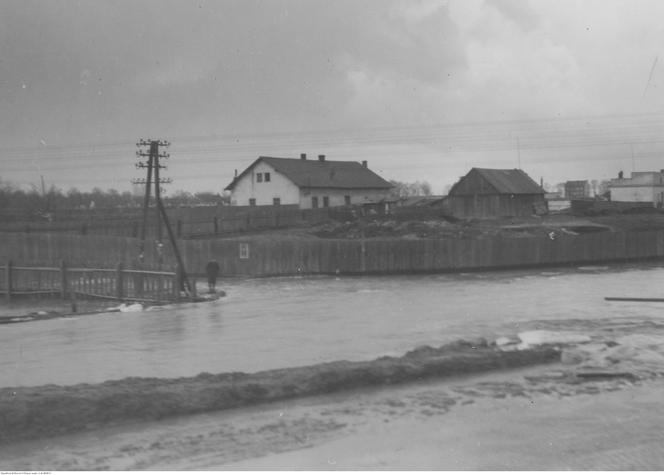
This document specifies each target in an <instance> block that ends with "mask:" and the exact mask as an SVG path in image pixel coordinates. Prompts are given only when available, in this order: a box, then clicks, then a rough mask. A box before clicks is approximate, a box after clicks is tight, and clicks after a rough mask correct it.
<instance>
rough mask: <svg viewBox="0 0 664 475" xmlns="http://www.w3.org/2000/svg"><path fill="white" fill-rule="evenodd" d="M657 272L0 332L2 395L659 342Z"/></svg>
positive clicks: (233, 300) (310, 287)
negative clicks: (481, 341)
mask: <svg viewBox="0 0 664 475" xmlns="http://www.w3.org/2000/svg"><path fill="white" fill-rule="evenodd" d="M662 282H664V268H662V267H659V266H638V267H637V266H611V267H584V268H578V269H562V270H561V269H557V270H546V271H542V270H531V271H510V272H490V273H472V274H458V275H430V276H389V277H340V278H335V277H315V278H271V279H253V280H233V281H223V282H221V287H222V288H223V289H224V290H225V291H226V292H227V294H228V295H227V297H225V298H223V299H221V300H218V301H215V302H205V303H197V304H186V305H182V306H177V307H176V306H172V307H165V308H159V309H151V310H146V311H142V312H131V313H105V314H98V315H88V316H85V315H81V316H77V317H73V318H61V319H54V320H47V321H38V322H28V323H22V324H16V325H5V326H3V328H0V387H9V386H34V385H41V384H51V383H52V384H75V383H83V382H85V383H96V382H101V381H105V380H109V379H121V378H124V377H127V376H145V377H180V376H193V375H196V374H198V373H200V372H210V373H219V372H228V371H244V372H253V371H259V370H264V369H273V368H283V367H292V366H302V365H309V364H314V363H320V362H325V361H332V360H344V359H345V360H368V359H373V358H376V357H378V356H383V355H391V356H398V355H401V354H403V353H404V352H406V351H408V350H411V349H413V348H414V347H416V346H419V345H432V346H439V345H441V344H443V343H447V342H450V341H453V340H456V339H459V338H466V339H468V338H473V337H479V336H482V337H487V338H494V337H497V336H503V335H514V334H516V333H518V332H520V331H523V330H531V329H547V330H569V331H575V332H582V333H584V334H589V335H591V336H594V337H598V338H602V339H607V338H611V337H612V336H615V335H623V334H629V333H630V332H634V331H638V332H649V331H650V330H651V329H655V330H657V331H662V332H664V317H663V316H662V315H663V314H664V313H663V310H664V304H662V303H648V302H607V301H605V300H604V297H606V296H623V297H624V296H632V297H664V288H662Z"/></svg>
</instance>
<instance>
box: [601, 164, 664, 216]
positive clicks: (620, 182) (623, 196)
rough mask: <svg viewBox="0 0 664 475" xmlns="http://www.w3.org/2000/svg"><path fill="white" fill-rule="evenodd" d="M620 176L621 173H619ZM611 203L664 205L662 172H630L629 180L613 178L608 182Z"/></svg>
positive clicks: (663, 177) (663, 178)
mask: <svg viewBox="0 0 664 475" xmlns="http://www.w3.org/2000/svg"><path fill="white" fill-rule="evenodd" d="M621 175H622V172H621ZM609 190H610V191H611V201H627V202H631V203H635V202H637V203H638V202H641V203H646V202H647V203H652V204H653V205H654V206H656V207H659V208H661V207H662V204H664V170H662V171H659V172H632V176H631V177H630V178H622V177H620V178H615V179H613V180H611V181H610V182H609Z"/></svg>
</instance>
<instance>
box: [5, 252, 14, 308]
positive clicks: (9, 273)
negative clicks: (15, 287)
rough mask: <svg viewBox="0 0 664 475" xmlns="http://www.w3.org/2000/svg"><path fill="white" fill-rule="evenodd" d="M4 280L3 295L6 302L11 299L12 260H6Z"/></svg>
mask: <svg viewBox="0 0 664 475" xmlns="http://www.w3.org/2000/svg"><path fill="white" fill-rule="evenodd" d="M5 282H6V283H7V284H6V285H7V290H6V294H5V296H6V297H7V302H9V301H11V299H12V261H11V260H8V261H7V263H6V264H5Z"/></svg>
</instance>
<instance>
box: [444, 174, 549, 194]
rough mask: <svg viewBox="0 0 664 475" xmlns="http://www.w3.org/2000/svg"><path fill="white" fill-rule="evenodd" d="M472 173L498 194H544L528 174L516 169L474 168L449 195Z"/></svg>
mask: <svg viewBox="0 0 664 475" xmlns="http://www.w3.org/2000/svg"><path fill="white" fill-rule="evenodd" d="M472 173H477V174H478V175H480V176H481V177H482V178H484V180H486V181H487V182H488V183H489V184H490V185H491V186H493V187H494V188H495V190H496V193H498V194H510V195H535V194H544V189H543V188H542V187H541V186H539V185H538V184H537V183H536V182H535V181H534V180H533V179H532V178H530V177H529V176H528V175H527V174H526V172H524V171H523V170H519V169H518V168H514V169H508V170H503V169H494V168H473V169H471V170H470V171H469V172H468V174H467V175H466V176H465V177H463V178H462V179H461V180H460V181H459V182H457V184H456V185H454V186H453V187H452V189H451V190H450V193H449V194H453V192H454V188H456V187H457V186H458V185H459V184H460V183H461V182H462V181H464V179H465V178H466V177H468V176H469V175H471V174H472Z"/></svg>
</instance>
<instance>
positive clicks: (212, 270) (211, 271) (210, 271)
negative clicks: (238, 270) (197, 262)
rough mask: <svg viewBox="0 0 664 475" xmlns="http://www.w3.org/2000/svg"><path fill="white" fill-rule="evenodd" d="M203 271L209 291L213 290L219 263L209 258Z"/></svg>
mask: <svg viewBox="0 0 664 475" xmlns="http://www.w3.org/2000/svg"><path fill="white" fill-rule="evenodd" d="M205 273H206V274H207V278H208V289H209V291H210V293H213V292H215V287H216V285H217V275H219V263H218V262H217V261H215V260H211V261H210V262H208V263H207V265H206V266H205Z"/></svg>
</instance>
